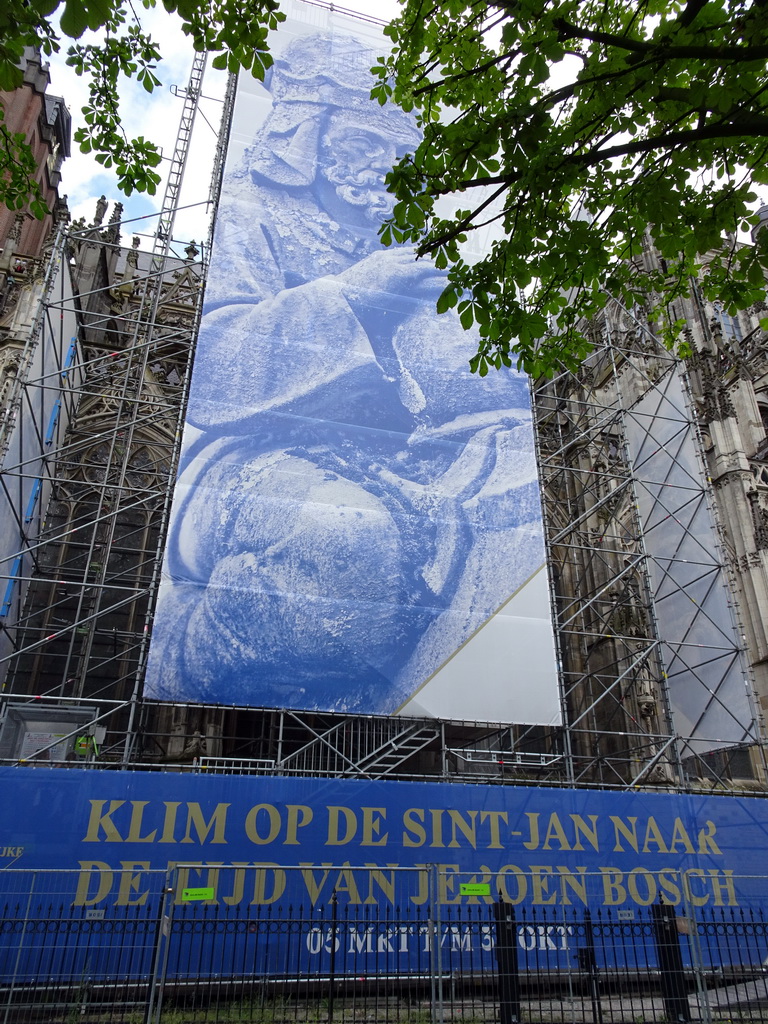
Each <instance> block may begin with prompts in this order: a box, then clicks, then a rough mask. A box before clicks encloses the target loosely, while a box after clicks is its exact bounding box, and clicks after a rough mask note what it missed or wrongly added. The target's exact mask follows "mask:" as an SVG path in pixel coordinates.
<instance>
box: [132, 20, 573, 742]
mask: <svg viewBox="0 0 768 1024" xmlns="http://www.w3.org/2000/svg"><path fill="white" fill-rule="evenodd" d="M292 10H294V8H290V9H289V13H290V11H292ZM297 10H298V8H297ZM300 14H301V16H300V17H299V16H297V14H296V12H295V11H294V16H293V17H292V18H290V19H289V21H287V22H286V23H285V25H284V26H282V27H281V29H280V32H279V33H277V35H276V37H275V40H274V46H275V58H276V59H275V65H274V68H273V69H272V70H271V72H270V74H269V75H268V78H267V80H266V84H265V85H264V86H262V85H261V84H260V83H257V82H255V81H253V80H251V79H248V78H247V77H243V78H242V79H241V81H240V82H239V85H238V97H237V104H236V111H235V115H234V123H233V126H232V135H231V139H230V145H229V152H228V161H227V168H228V170H227V174H226V177H225V183H224V189H223V194H222V197H221V202H220V207H219V218H218V224H217V234H216V242H215V248H214V253H213V259H212V263H211V270H210V277H209V282H208V286H207V291H206V302H205V310H204V319H203V325H202V330H201V333H200V338H199V343H198V348H197V355H196V361H195V367H194V375H193V380H192V385H191V393H190V401H189V409H188V416H187V427H186V431H185V438H184V451H183V457H182V465H181V470H180V475H179V480H178V483H177V489H176V495H175V501H174V510H173V518H172V524H171V530H170V539H169V542H168V547H167V551H166V555H165V568H164V578H163V584H162V587H161V597H160V602H159V608H158V612H157V616H156V621H155V625H154V630H153V639H152V646H151V650H150V659H149V671H148V676H147V688H148V692H149V694H150V695H152V696H155V697H159V698H162V699H173V700H176V699H181V700H193V701H212V702H219V703H230V704H241V705H255V706H265V707H291V708H303V709H324V710H338V711H354V712H364V713H385V714H390V713H405V714H410V715H417V716H424V715H426V716H433V715H434V716H439V717H443V718H453V719H472V720H488V721H505V722H509V721H515V722H529V723H532V722H542V723H550V722H555V721H557V720H559V714H560V712H559V704H558V698H557V687H556V670H555V660H554V653H553V641H552V630H551V625H550V614H549V596H548V588H547V580H546V575H545V572H544V571H543V568H542V566H543V560H544V555H543V542H542V525H541V508H540V499H539V490H538V482H537V476H536V465H535V457H534V446H533V438H532V429H531V411H530V404H529V392H528V380H527V378H526V377H525V376H524V375H522V374H518V373H516V372H514V371H506V372H504V373H501V374H496V373H492V374H490V375H489V376H488V377H486V378H485V379H480V378H478V377H474V376H472V375H471V374H470V373H469V370H468V360H469V357H470V356H471V354H472V353H473V351H474V350H475V348H476V343H477V339H476V338H475V337H473V336H472V335H471V334H467V333H466V332H465V331H464V330H463V329H462V327H461V325H460V323H459V321H458V318H457V317H456V316H455V314H453V313H449V314H446V315H444V316H438V315H437V313H436V310H435V302H436V299H437V297H438V295H439V294H440V292H441V290H442V288H443V286H444V283H445V280H444V274H443V273H441V272H438V271H436V269H435V267H434V266H433V264H432V263H431V262H430V261H429V260H416V258H415V256H414V253H413V251H412V250H411V249H408V248H405V247H395V248H392V249H385V248H383V247H382V246H381V244H380V242H379V238H378V230H379V227H380V225H381V222H382V220H383V218H384V217H385V216H387V215H388V214H389V213H390V211H391V208H392V200H391V197H390V196H389V195H388V194H387V192H386V189H385V186H384V177H385V175H386V173H387V172H388V171H389V170H390V169H391V167H392V165H393V163H394V161H395V160H396V159H397V158H398V157H399V156H401V155H402V154H404V153H407V152H408V151H411V150H413V149H414V147H415V146H416V145H417V143H418V135H417V133H416V131H415V128H414V124H413V121H412V119H411V118H410V117H409V116H407V115H405V114H404V113H403V112H402V111H400V110H398V109H396V108H390V107H388V106H384V107H382V106H380V105H379V104H378V103H376V102H372V101H371V100H370V96H369V94H370V89H371V84H372V79H371V76H370V73H369V69H370V67H371V66H372V65H373V64H374V63H375V60H376V57H377V55H378V54H379V53H381V52H382V51H383V49H384V47H385V41H384V39H383V37H381V36H380V35H379V34H378V32H376V31H375V30H373V29H372V28H371V26H366V25H365V24H364V23H362V22H355V21H354V20H352V19H350V18H344V17H342V16H339V15H334V14H330V13H328V12H327V11H323V10H320V9H319V8H310V7H306V6H305V7H303V8H301V10H300ZM302 17H303V18H304V19H306V18H310V19H311V22H312V23H308V22H307V21H302V20H301V18H302ZM321 22H322V24H320V23H321ZM469 677H471V678H472V687H471V689H470V688H468V687H467V686H466V680H467V678H469Z"/></svg>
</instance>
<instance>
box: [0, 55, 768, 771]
mask: <svg viewBox="0 0 768 1024" xmlns="http://www.w3.org/2000/svg"><path fill="white" fill-rule="evenodd" d="M204 67H205V57H204V56H199V57H198V58H197V59H196V61H195V64H194V66H193V70H192V74H191V77H190V82H189V86H188V88H187V90H186V92H185V99H184V110H183V113H182V117H181V125H180V129H179V134H178V138H177V142H176V146H175V149H174V153H173V157H172V160H171V169H170V174H169V179H168V184H167V187H166V192H165V196H164V201H163V204H162V208H161V211H160V213H159V215H157V216H158V219H157V230H156V232H155V234H154V237H153V239H152V247H151V250H150V251H148V252H145V251H141V250H140V248H139V245H140V243H139V240H138V239H135V240H134V245H133V247H132V248H129V249H126V248H123V247H121V245H120V229H121V228H125V227H126V226H128V223H129V222H121V220H120V217H121V211H120V209H119V208H116V209H115V211H114V212H113V216H112V219H111V220H110V221H109V223H108V224H107V225H106V226H103V218H104V214H105V211H106V204H104V206H103V207H100V208H99V210H98V211H97V217H96V220H95V222H94V223H93V224H92V225H89V226H86V225H83V224H80V225H73V226H72V227H71V228H70V229H69V230H66V229H65V228H64V227H60V229H59V232H58V234H57V236H56V239H55V241H54V243H53V249H52V252H51V254H50V258H49V259H48V260H47V261H46V262H45V264H43V263H39V264H36V263H35V262H34V261H32V260H28V261H27V263H26V264H25V265H24V266H23V268H22V269H21V270H20V271H19V273H18V275H17V276H18V281H17V290H16V293H15V294H16V304H15V306H14V310H15V312H14V313H13V315H12V316H11V315H10V314H9V315H6V316H5V317H4V318H3V319H2V320H1V321H0V332H2V337H0V342H1V343H2V345H4V346H5V347H4V348H3V349H2V350H3V351H5V352H6V353H7V352H9V351H13V352H14V353H15V354H14V357H13V358H14V360H15V362H14V363H13V365H14V367H15V369H14V373H13V375H8V380H9V382H10V383H9V384H8V385H7V387H8V388H9V389H10V391H9V394H8V395H7V396H5V397H4V399H3V407H4V408H5V409H6V410H7V412H6V414H5V418H4V419H3V421H2V424H0V429H1V430H2V433H1V434H0V438H2V448H0V450H1V451H2V453H3V456H4V458H5V462H4V464H3V469H2V477H1V481H2V491H1V492H0V500H1V501H2V503H3V513H2V515H3V516H4V517H5V520H6V521H7V522H8V523H10V524H11V526H10V527H9V528H7V529H6V530H5V532H4V533H2V534H0V543H2V544H3V545H4V546H3V547H0V587H2V590H3V593H4V599H3V605H2V610H1V611H0V678H3V679H4V683H3V698H2V710H1V711H0V714H2V721H4V722H6V723H8V722H10V723H13V724H14V729H16V732H17V733H20V731H23V728H22V727H23V726H24V727H26V728H27V731H28V732H30V733H34V734H35V735H38V736H39V737H42V738H41V739H40V740H39V741H38V745H37V748H36V751H31V753H30V751H25V752H19V750H18V749H16V750H15V752H9V750H6V749H3V747H2V744H1V743H0V761H5V763H8V762H9V761H10V762H11V763H17V762H18V761H19V760H24V759H26V758H27V757H28V756H32V755H34V756H35V757H36V758H37V759H38V760H39V759H40V758H41V757H42V756H43V755H45V757H46V759H47V760H50V761H53V762H56V761H63V760H75V761H77V762H78V763H82V764H89V765H93V766H98V765H105V766H107V765H109V766H123V767H142V768H147V767H149V768H159V767H171V766H175V767H179V768H184V769H191V770H205V771H207V772H229V773H231V772H249V773H257V774H268V775H269V774H282V775H286V774H293V775H301V776H310V775H325V776H335V777H350V776H357V777H365V778H384V777H386V778H400V779H403V778H408V779H435V780H446V781H450V780H454V781H455V780H458V781H477V782H480V781H486V782H487V781H493V782H501V783H507V782H508V783H517V784H537V785H541V784H544V785H573V784H577V785H599V786H602V787H617V788H630V787H637V786H642V787H656V788H662V789H672V790H675V789H682V788H689V787H697V786H700V785H701V784H702V783H701V780H702V779H703V780H705V781H706V784H707V785H710V784H712V783H713V782H716V783H722V784H724V785H726V786H728V787H732V786H733V785H734V784H739V780H741V784H744V785H752V784H755V783H760V782H761V780H762V775H761V772H762V771H763V764H762V750H763V747H762V738H763V733H762V725H761V722H760V719H759V714H758V711H757V708H756V705H755V704H754V702H753V700H752V689H753V687H752V681H751V679H750V676H749V670H748V666H747V663H746V659H745V655H744V643H743V641H742V640H741V629H740V627H739V624H738V622H737V621H736V618H735V616H736V607H735V602H734V601H733V599H732V589H731V585H730V583H729V580H728V578H727V572H726V567H725V562H726V560H725V558H724V555H723V553H722V550H721V548H720V533H719V528H718V524H717V519H716V514H715V508H714V502H713V501H712V495H711V485H710V484H709V482H708V480H707V475H706V471H705V467H704V463H703V461H702V456H701V450H700V444H701V438H700V436H699V434H698V429H697V426H696V422H697V418H696V415H695V413H694V409H693V406H692V402H691V396H690V394H689V386H690V377H689V374H688V372H687V370H686V368H685V366H684V365H683V363H681V361H680V360H678V359H676V358H674V357H673V356H671V355H670V354H669V353H668V352H666V351H665V350H664V349H663V348H662V347H661V346H660V345H659V344H658V342H657V341H656V340H655V338H654V337H653V334H652V331H651V328H650V326H649V325H648V324H647V323H643V322H640V321H638V320H637V319H636V318H635V317H634V316H633V315H630V314H629V313H628V312H626V311H625V310H622V309H619V308H618V307H611V308H610V309H609V312H608V314H607V315H606V318H605V321H604V322H602V323H601V324H599V325H595V331H596V335H595V340H596V341H597V342H598V347H597V349H596V351H595V353H594V355H593V356H592V357H590V358H589V359H588V360H587V361H586V363H585V364H584V366H583V367H582V369H581V370H580V371H579V372H578V373H562V374H560V375H558V376H557V377H555V378H554V379H553V380H550V381H539V382H538V383H537V384H536V385H535V386H534V388H533V396H534V422H535V429H536V434H537V445H538V457H539V464H540V471H541V480H542V498H543V509H544V520H545V533H546V541H547V550H548V563H549V572H550V586H551V592H552V605H553V614H554V618H555V625H556V636H557V643H558V648H559V654H560V659H561V680H562V707H563V721H564V725H563V727H557V728H552V727H543V726H533V727H532V726H526V725H520V724H517V723H509V724H506V725H499V724H493V723H492V724H486V723H478V722H443V721H436V720H421V719H412V718H402V719H401V718H386V717H377V716H351V715H340V714H332V713H327V714H323V713H316V712H292V711H285V710H281V709H254V708H231V707H226V708H225V707H211V706H205V705H188V704H164V703H161V702H152V701H147V700H145V699H143V698H142V683H143V672H144V665H145V657H146V652H147V646H148V643H149V638H150V635H151V624H152V615H153V609H154V602H155V598H156V593H157V589H158V584H159V574H160V566H161V561H162V552H163V550H164V544H165V536H166V530H167V522H168V514H169V509H170V501H171V496H172V491H173V481H174V479H175V474H176V467H177V463H178V457H179V449H180V441H181V432H182V427H183V423H184V412H185V406H186V398H187V388H188V382H189V377H190V371H191V366H192V360H193V353H194V346H195V340H196V335H197V330H198V326H199V321H200V316H201V311H202V297H203V289H204V283H205V277H206V271H207V264H208V254H209V248H210V247H209V244H208V243H206V244H204V245H202V247H201V250H198V249H197V247H196V246H195V245H194V243H191V244H189V245H184V244H183V243H178V242H176V241H174V239H173V228H174V218H175V211H176V209H177V206H178V202H179V194H180V189H181V185H182V182H183V178H184V170H185V166H186V160H187V155H188V151H189V141H190V137H191V132H192V127H193V124H194V119H195V112H196V110H197V104H198V101H199V97H200V91H201V87H202V82H203V74H204ZM234 89H235V85H234V79H231V80H230V83H229V87H228V91H227V97H226V99H225V103H224V113H223V117H222V129H221V131H220V133H219V137H218V141H217V149H216V160H215V169H214V180H213V184H212V189H211V201H212V202H211V205H212V208H213V210H214V211H215V207H216V203H217V198H218V190H219V186H220V182H221V176H222V170H223V161H224V154H225V152H226V146H227V135H228V126H229V124H230V120H231V112H232V107H233V103H234ZM70 271H71V274H72V279H73V280H74V283H75V287H74V288H73V287H72V286H71V285H70ZM23 309H27V310H32V311H33V313H32V314H31V315H29V316H27V317H26V319H25V318H24V316H22V315H21V312H20V311H21V310H23ZM6 363H8V365H10V363H9V362H8V360H7V359H6ZM0 368H2V367H0ZM745 684H746V685H745ZM84 712H85V714H84ZM25 723H26V726H25ZM46 736H47V737H49V739H48V740H44V738H45V737H46ZM750 780H751V781H750Z"/></svg>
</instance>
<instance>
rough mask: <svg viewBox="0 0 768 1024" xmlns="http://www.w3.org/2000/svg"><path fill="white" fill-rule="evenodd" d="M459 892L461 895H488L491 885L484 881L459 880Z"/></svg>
mask: <svg viewBox="0 0 768 1024" xmlns="http://www.w3.org/2000/svg"><path fill="white" fill-rule="evenodd" d="M459 894H460V895H461V896H490V895H491V887H490V885H488V884H487V883H486V882H460V883H459Z"/></svg>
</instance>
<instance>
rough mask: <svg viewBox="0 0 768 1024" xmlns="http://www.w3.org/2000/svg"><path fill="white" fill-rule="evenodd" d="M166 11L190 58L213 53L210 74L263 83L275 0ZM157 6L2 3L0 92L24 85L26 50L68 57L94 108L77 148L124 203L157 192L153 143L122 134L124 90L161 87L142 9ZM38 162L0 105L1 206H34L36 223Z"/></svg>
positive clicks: (170, 4) (213, 0)
mask: <svg viewBox="0 0 768 1024" xmlns="http://www.w3.org/2000/svg"><path fill="white" fill-rule="evenodd" d="M161 3H162V7H164V8H165V10H166V11H167V12H168V13H169V15H174V16H176V17H178V18H179V19H180V21H181V26H182V29H183V31H184V32H185V33H186V34H187V35H188V36H189V37H190V39H191V40H192V43H193V45H194V48H195V49H196V50H198V51H202V50H207V51H208V52H209V53H214V54H215V57H214V59H213V65H214V67H217V68H228V69H229V70H230V71H236V70H238V69H239V68H245V69H246V70H250V71H251V72H252V73H253V74H254V75H256V76H257V77H258V78H263V77H264V73H265V71H266V70H267V68H268V67H269V66H270V64H271V63H272V58H271V57H270V56H269V53H268V52H267V36H268V33H269V31H270V30H271V29H274V28H276V27H277V25H278V23H279V22H280V21H283V20H284V18H285V15H283V14H281V13H280V11H279V10H278V0H161ZM155 6H160V4H159V3H158V0H141V5H140V6H139V5H138V4H136V5H135V6H134V4H133V3H132V2H131V0H3V3H2V4H0V90H4V91H10V90H12V89H15V88H17V86H19V85H21V82H22V72H21V70H20V68H19V65H20V63H21V61H22V58H23V55H24V47H25V46H39V47H40V48H41V50H42V52H43V54H44V55H45V56H50V55H51V54H53V53H58V52H59V51H60V50H61V48H62V45H66V42H65V40H66V39H67V38H68V39H69V40H70V43H69V45H68V49H67V63H68V64H70V65H72V67H74V69H75V71H76V72H77V74H78V75H85V76H86V77H87V79H88V85H89V101H88V104H87V105H86V106H85V107H84V108H83V111H82V113H83V118H84V123H83V124H82V126H81V127H79V128H78V129H77V130H76V132H75V142H77V143H78V144H79V146H80V148H81V150H82V151H83V152H85V153H89V152H91V151H92V152H93V153H94V155H95V158H96V160H97V161H98V162H99V163H101V164H102V165H103V166H104V167H112V168H114V170H115V171H116V173H117V177H118V185H119V187H120V188H121V189H122V191H123V192H125V193H126V194H127V195H130V194H131V193H132V192H133V191H137V192H148V193H150V194H153V193H154V192H155V190H156V188H157V185H158V183H159V182H160V175H159V174H158V173H157V171H156V170H155V168H156V167H157V165H158V164H159V163H160V160H161V154H160V152H159V151H158V149H157V147H156V146H155V145H154V143H152V142H151V141H150V140H148V139H145V138H143V137H142V136H139V138H136V139H129V138H128V137H127V135H126V133H125V131H124V130H123V128H122V124H121V118H120V107H119V92H118V81H119V79H120V76H121V75H123V76H125V77H127V78H135V79H136V80H137V81H138V82H140V83H141V84H142V85H143V86H144V88H145V89H146V90H147V92H152V90H153V89H154V88H155V86H157V85H159V84H160V82H159V80H158V78H157V76H156V75H155V69H156V66H157V61H158V60H159V59H160V56H161V55H160V51H159V48H158V46H157V44H156V43H155V41H154V40H153V39H152V38H151V37H150V36H149V35H148V34H147V33H145V32H144V31H143V29H142V27H141V22H140V18H139V17H138V15H137V12H136V7H139V10H140V9H141V8H142V7H143V8H144V9H145V10H148V9H150V8H152V7H155ZM88 29H90V30H92V31H93V32H99V36H98V41H97V42H74V40H79V39H81V37H83V35H84V34H85V33H86V31H87V30H88ZM34 171H35V161H34V159H33V157H32V154H31V152H30V149H29V146H28V145H27V144H26V140H25V138H24V136H23V135H21V134H17V133H13V132H11V131H10V130H9V129H8V126H7V125H6V124H5V123H3V110H2V106H1V105H0V202H3V203H5V204H6V205H7V206H9V207H10V208H11V209H22V208H23V207H25V206H26V205H27V204H28V203H29V204H30V208H31V211H32V212H33V213H34V214H35V215H36V216H38V217H41V216H44V214H45V212H46V206H45V203H44V201H43V198H42V194H41V191H40V189H39V187H38V186H37V185H36V183H35V181H34V179H33V177H32V175H33V174H34Z"/></svg>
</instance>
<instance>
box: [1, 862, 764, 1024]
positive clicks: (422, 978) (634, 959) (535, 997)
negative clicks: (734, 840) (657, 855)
mask: <svg viewBox="0 0 768 1024" xmlns="http://www.w3.org/2000/svg"><path fill="white" fill-rule="evenodd" d="M765 882H766V879H764V878H761V879H738V878H735V877H729V878H728V879H727V880H725V881H723V880H722V879H720V880H711V879H710V880H708V879H707V877H706V875H705V873H704V872H700V873H698V874H692V873H688V877H685V876H684V875H682V876H680V877H679V878H677V879H676V880H675V878H674V877H673V874H672V873H671V872H670V871H669V869H666V871H665V873H664V877H663V878H662V877H661V876H654V875H653V874H652V873H651V872H645V873H644V875H643V876H642V877H640V875H639V874H638V875H636V876H634V877H633V878H631V879H630V878H621V879H619V878H618V877H615V876H610V875H609V874H608V873H607V869H606V870H605V871H603V872H599V873H595V874H589V873H587V872H579V871H578V869H576V870H575V872H571V871H570V870H566V869H565V868H562V869H557V870H554V869H549V868H547V869H546V870H545V869H540V870H539V871H536V870H533V871H531V872H524V871H522V870H518V869H513V868H510V869H508V870H505V871H503V872H500V873H498V874H489V873H477V874H472V875H470V874H461V873H459V872H457V871H454V870H450V869H447V868H446V867H445V866H440V867H438V866H436V865H423V866H421V867H418V868H409V869H406V868H396V867H382V866H372V865H362V866H356V865H350V864H342V865H331V864H325V865H322V866H318V865H297V866H282V865H278V864H262V865H253V864H250V865H244V864H241V865H213V866H212V865H205V866H196V865H186V866H184V865H180V866H177V867H176V868H174V869H173V870H172V871H171V872H169V873H165V872H158V871H149V870H147V869H146V868H145V867H144V865H143V864H142V863H141V862H131V863H124V864H123V867H122V869H121V870H120V871H116V870H114V869H112V868H110V867H109V866H108V865H106V864H102V863H100V862H97V861H94V862H90V863H89V864H86V865H84V869H83V870H82V871H23V870H13V869H7V870H4V871H0V909H1V910H2V919H1V920H0V1024H22V1022H23V1024H27V1022H29V1024H33V1022H39V1024H59V1022H61V1024H75V1022H82V1024H111V1022H114V1024H219V1022H221V1024H225V1022H230V1024H237V1022H242V1024H289V1022H290V1024H305V1022H306V1024H310V1022H311V1024H347V1022H348V1024H352V1022H358V1021H359V1022H366V1024H370V1022H382V1024H390V1022H392V1024H395V1022H397V1024H432V1022H434V1024H443V1022H454V1021H456V1022H457V1021H470V1022H473V1024H474V1022H476V1024H480V1022H486V1021H487V1022H489V1024H490V1022H499V1024H517V1022H519V1021H525V1022H530V1024H534V1022H536V1024H538V1022H542V1024H543V1022H553V1024H554V1022H563V1024H571V1022H574V1024H576V1022H585V1024H586V1022H595V1024H609V1022H611V1024H614V1022H622V1024H623V1022H626V1024H644V1022H656V1021H658V1022H662V1021H664V1022H667V1024H670V1022H672V1021H679V1022H682V1024H685V1022H688V1021H698V1020H702V1021H705V1022H707V1024H714V1022H726V1021H729V1022H740V1021H744V1022H748V1021H763V1020H765V1021H766V1024H768V973H767V972H766V962H767V961H768V925H767V924H766V920H765V917H764V906H763V901H762V900H758V899H757V898H755V899H753V900H751V901H750V900H749V899H747V898H745V897H743V896H742V893H746V892H762V891H766V887H765ZM661 897H663V898H661Z"/></svg>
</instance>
